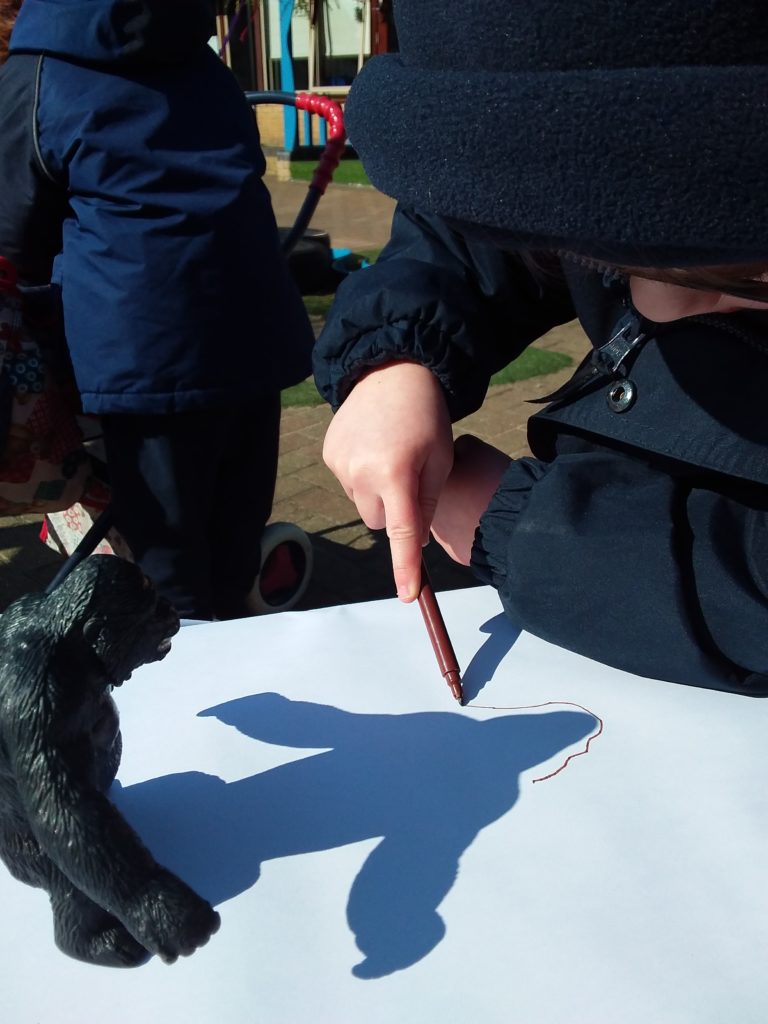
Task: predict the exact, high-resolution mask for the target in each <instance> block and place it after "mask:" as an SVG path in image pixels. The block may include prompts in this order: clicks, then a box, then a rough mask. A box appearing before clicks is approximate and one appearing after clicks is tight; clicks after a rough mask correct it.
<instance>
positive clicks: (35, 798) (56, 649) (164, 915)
mask: <svg viewBox="0 0 768 1024" xmlns="http://www.w3.org/2000/svg"><path fill="white" fill-rule="evenodd" d="M178 628H179V619H178V616H177V615H176V613H175V611H174V610H173V608H172V607H171V605H170V604H169V603H168V602H167V601H166V600H165V599H164V598H162V597H159V596H158V595H157V594H156V593H155V591H154V589H153V587H152V585H151V583H150V582H149V580H147V578H146V577H145V576H144V575H143V574H142V572H141V570H140V569H139V568H138V567H137V566H135V565H133V564H132V563H130V562H126V561H124V560H123V559H120V558H116V557H115V556H113V555H93V556H91V557H90V558H88V559H86V560H85V561H83V562H82V563H81V564H80V565H79V566H77V568H75V569H74V570H73V571H72V572H71V573H70V574H69V576H67V577H66V578H65V580H64V582H63V583H61V584H60V586H59V587H57V588H56V589H55V590H54V591H53V592H52V593H51V594H48V595H46V594H29V595H27V596H25V597H22V598H20V599H19V600H18V601H15V602H14V603H13V604H12V605H10V606H9V607H8V608H7V610H6V611H5V612H4V613H3V614H2V615H0V858H2V860H3V861H4V862H5V864H6V866H7V867H8V869H9V871H10V872H11V874H12V875H13V876H14V877H15V878H17V879H19V880H20V881H22V882H26V883H27V884H28V885H34V886H37V887H38V888H41V889H45V890H46V891H47V892H48V894H49V896H50V900H51V907H52V909H53V920H54V936H55V941H56V944H57V946H58V947H59V948H60V949H61V950H63V952H65V953H67V954H68V955H69V956H72V957H75V958H76V959H78V960H85V961H87V962H89V963H96V964H103V965H109V966H113V967H133V966H135V965H137V964H140V963H143V962H144V961H145V960H147V958H148V957H149V955H150V954H157V955H158V956H160V957H161V958H162V959H163V960H165V961H166V963H173V961H174V960H175V959H176V958H177V957H178V956H187V955H189V954H190V953H193V952H194V951H195V949H197V947H198V946H201V945H203V944H204V943H205V942H207V941H208V939H209V937H210V936H211V935H212V934H213V933H214V932H215V931H217V929H218V927H219V915H218V914H217V913H216V912H215V911H214V910H213V908H212V907H211V906H210V904H209V903H207V902H206V901H205V900H204V899H202V898H201V897H200V896H198V895H197V893H195V892H194V891H193V890H192V889H191V888H190V887H189V886H188V885H186V884H185V883H184V882H182V881H181V879H179V878H177V877H176V876H175V875H173V874H171V872H170V871H167V870H166V869H165V868H163V867H162V866H161V865H159V864H158V863H157V862H156V861H155V860H154V858H153V857H152V854H151V853H150V852H149V850H148V849H147V848H146V847H145V846H144V844H143V843H142V842H141V840H140V839H139V837H138V836H137V835H136V833H135V832H134V831H133V829H132V828H131V827H130V825H129V824H128V823H127V822H126V821H125V819H124V818H123V817H122V815H121V814H120V813H119V811H118V810H117V808H116V807H115V806H114V805H113V804H112V803H111V802H110V801H109V799H108V798H107V796H106V795H105V794H106V792H107V790H108V788H109V786H110V785H111V783H112V781H113V779H114V777H115V774H116V772H117V768H118V766H119V763H120V753H121V739H120V731H119V721H118V716H117V708H116V707H115V704H114V701H113V700H112V698H111V696H110V691H111V689H112V687H113V686H119V685H121V684H122V683H123V682H124V681H125V680H126V679H128V678H129V677H130V675H131V673H132V672H133V670H134V669H136V668H138V667H139V666H140V665H144V664H146V663H148V662H151V661H159V660H160V659H161V658H163V657H164V656H165V655H166V654H167V653H168V651H169V650H170V647H171V637H172V636H173V635H174V633H176V632H177V630H178Z"/></svg>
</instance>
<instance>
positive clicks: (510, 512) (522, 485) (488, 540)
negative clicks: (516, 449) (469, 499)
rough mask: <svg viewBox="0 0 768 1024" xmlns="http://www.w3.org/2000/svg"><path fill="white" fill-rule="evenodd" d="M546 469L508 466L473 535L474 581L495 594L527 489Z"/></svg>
mask: <svg viewBox="0 0 768 1024" xmlns="http://www.w3.org/2000/svg"><path fill="white" fill-rule="evenodd" d="M546 469H547V467H546V464H545V463H541V462H538V461H537V460H536V459H530V458H525V459H516V460H515V461H514V462H511V463H510V465H509V468H508V469H507V471H506V472H505V474H504V476H503V477H502V478H501V483H500V484H499V488H498V490H497V491H496V493H495V494H494V496H493V498H491V503H490V505H489V506H488V508H487V509H486V510H485V512H484V513H483V515H482V517H481V519H480V524H479V526H478V527H477V530H476V531H475V541H474V544H473V546H472V554H471V556H470V563H469V564H470V567H471V568H472V571H473V572H474V573H475V575H476V576H477V577H478V579H480V580H481V581H482V582H483V583H489V584H490V585H491V586H492V587H495V588H496V590H501V589H502V588H503V586H504V582H505V580H506V578H507V572H508V552H509V542H510V538H511V536H512V533H513V532H514V530H516V529H517V527H518V525H519V520H520V517H521V514H522V513H523V512H524V510H525V507H526V505H527V504H528V499H529V497H530V493H531V488H532V487H533V485H534V484H535V483H536V482H537V480H540V479H541V477H542V476H543V475H544V474H545V472H546Z"/></svg>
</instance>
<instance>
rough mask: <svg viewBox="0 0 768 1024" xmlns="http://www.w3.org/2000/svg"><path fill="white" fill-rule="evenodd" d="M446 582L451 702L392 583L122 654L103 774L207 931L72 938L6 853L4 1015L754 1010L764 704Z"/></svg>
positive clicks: (753, 1016)
mask: <svg viewBox="0 0 768 1024" xmlns="http://www.w3.org/2000/svg"><path fill="white" fill-rule="evenodd" d="M440 605H441V608H442V609H443V613H444V615H445V618H446V621H447V623H448V627H449V631H450V634H451V637H452V640H453V643H454V646H455V648H456V652H457V655H458V658H459V661H460V663H461V665H462V668H463V670H464V684H465V690H466V692H467V695H468V696H469V698H470V700H471V706H470V707H466V708H459V707H458V706H457V704H456V703H455V702H454V701H453V699H452V698H451V696H450V692H449V690H448V687H447V686H446V685H445V683H444V682H443V681H442V679H441V678H440V676H439V674H438V671H437V668H436V664H435V661H434V656H433V654H432V649H431V647H430V644H429V641H428V639H427V637H426V633H425V630H424V626H423V624H422V621H421V616H420V614H419V612H418V610H417V609H416V608H415V607H413V606H411V607H406V606H404V605H401V604H399V603H398V602H396V601H394V600H393V601H380V602H373V603H370V604H365V605H354V606H348V607H343V608H332V609H322V610H319V611H314V612H299V613H285V614H282V615H278V616H271V617H267V618H261V619H250V620H242V621H239V622H232V623H216V624H212V625H203V626H194V627H189V628H187V629H185V630H183V631H182V633H181V634H180V635H179V636H178V638H176V639H175V641H174V649H173V651H172V652H171V654H170V655H169V657H168V658H167V659H166V660H165V661H164V662H163V663H161V664H159V665H155V666H148V667H146V668H144V669H142V670H140V671H139V672H137V673H136V674H135V676H134V678H133V679H132V680H130V681H129V682H128V683H126V684H125V686H124V687H123V688H122V690H119V691H117V692H116V697H117V699H118V703H119V706H120V712H121V719H122V728H123V736H124V744H125V750H124V755H123V764H122V767H121V770H120V774H119V785H116V787H115V790H114V793H113V796H114V799H115V801H116V802H117V803H118V805H119V806H120V807H121V808H122V810H123V812H124V813H125V814H126V816H127V817H128V818H129V820H131V822H132V823H133V824H134V826H135V827H136V828H137V829H138V830H139V831H140V832H141V834H142V835H143V836H144V838H145V840H146V841H147V843H148V845H149V846H150V847H151V848H152V849H153V851H154V852H155V855H156V856H157V857H158V859H159V860H161V861H162V862H164V863H166V864H167V865H168V866H169V867H170V868H172V869H173V870H175V871H177V872H178V873H179V874H180V875H182V877H184V878H185V879H186V880H187V881H188V882H189V883H190V884H192V885H193V886H195V887H196V888H197V889H198V890H199V891H200V892H201V893H202V894H203V895H205V896H206V897H208V898H209V899H210V900H212V902H214V903H215V904H216V905H217V907H218V909H219V912H220V913H221V917H222V927H221V930H220V932H219V933H218V934H217V935H215V936H214V937H213V938H212V939H211V941H210V942H209V943H208V945H207V946H205V947H204V948H203V949H201V950H199V951H198V952H197V953H196V954H195V955H194V956H192V957H191V958H189V959H185V960H180V961H178V962H177V963H176V964H174V965H172V966H166V965H164V964H162V963H160V962H159V961H157V960H153V961H151V962H150V963H148V964H147V965H145V966H143V967H140V968H137V969H134V970H126V971H119V970H111V969H107V968H98V967H92V966H89V965H84V964H80V963H77V962H75V961H72V960H70V959H68V958H66V957H64V956H63V955H62V954H60V953H59V952H58V951H57V950H56V948H55V946H54V945H53V939H52V931H51V922H50V912H49V908H48V905H47V898H46V896H45V894H44V893H42V892H41V891H39V890H34V889H31V888H27V887H25V886H23V885H20V884H18V883H16V882H14V881H13V880H12V879H11V878H10V877H9V876H8V875H7V873H5V872H0V900H1V901H2V906H3V921H4V928H3V930H2V934H1V935H0V963H2V965H3V967H2V979H3V984H2V994H0V1014H2V1020H3V1021H4V1022H7V1024H91V1022H92V1021H100V1020H104V1021H109V1022H110V1024H122V1022H126V1024H127V1022H130V1024H136V1022H141V1024H175V1022H184V1024H213V1022H220V1024H246V1022H247V1024H256V1022H258V1024H303V1022H305V1021H306V1022H309V1021H312V1022H313V1024H325V1022H328V1024H380V1022H381V1024H385V1022H386V1024H391V1022H394V1021H398V1022H403V1024H434V1022H436V1021H439V1020H441V1019H443V1020H446V1021H450V1022H451V1024H477V1022H480V1024H495V1022H504V1024H509V1022H522V1024H555V1022H557V1024H562V1022H564V1021H576V1022H578V1021H590V1022H591V1024H603V1022H604V1024H609V1022H610V1024H615V1022H617V1021H620V1022H621V1024H648V1022H649V1021H653V1022H658V1024H678V1022H680V1024H683V1022H685V1024H724V1022H731V1021H733V1022H738V1024H752V1022H754V1024H758V1022H759V1024H764V1022H765V1021H766V1019H768V972H766V970H765V962H766V954H768V913H767V911H768V905H767V904H768V900H766V895H765V887H764V885H763V884H762V867H763V864H764V862H765V860H766V854H767V853H768V797H766V787H765V785H764V782H763V778H762V771H763V765H764V761H765V756H766V755H765V751H766V750H767V749H768V704H766V703H764V702H761V701H757V700H751V699H749V698H744V697H738V696H731V695H728V694H721V693H715V692H711V691H707V690H696V689H692V688H688V687H680V686H674V685H671V684H669V683H661V682H656V681H652V680H644V679H639V678H637V677H634V676H631V675H628V674H625V673H621V672H617V671H613V670H611V669H608V668H605V667H604V666H600V665H597V664H594V663H592V662H589V661H587V660H586V659H583V658H579V657H577V656H575V655H571V654H569V653H567V652H565V651H561V650H559V649H557V648H555V647H552V646H550V645H548V644H546V643H543V642H542V641H539V640H537V639H535V638H533V637H530V636H528V635H526V634H522V635H521V636H519V637H518V636H517V635H516V631H515V630H514V629H513V627H512V626H511V625H510V624H509V623H508V622H506V620H504V618H503V617H502V616H501V614H500V608H499V605H498V599H497V597H496V595H495V594H494V593H493V592H492V591H490V590H488V589H485V588H480V589H473V590H466V591H455V592H452V593H446V594H442V595H440ZM550 702H552V703H550ZM558 702H563V703H558ZM480 705H493V706H494V707H495V708H498V710H493V709H490V708H488V707H481V706H480ZM529 705H534V707H528V706H529ZM574 705H580V706H581V708H585V709H587V711H585V710H580V708H579V707H576V706H574ZM593 715H594V716H598V717H599V720H600V723H602V733H601V734H600V735H599V736H597V737H596V738H593V739H592V740H591V741H590V743H589V751H588V752H587V753H586V754H581V753H580V752H582V751H584V749H585V745H586V743H587V741H588V740H589V737H590V736H594V734H595V733H596V732H597V731H598V730H599V723H598V721H597V719H596V718H595V717H592V716H593ZM571 754H580V756H577V757H574V758H573V759H572V760H570V761H569V762H568V763H567V765H566V767H565V768H564V769H563V770H561V771H558V769H559V768H561V766H562V765H563V764H564V762H565V761H566V760H567V758H568V757H569V755H571ZM553 772H557V774H555V775H553V776H552V777H551V778H548V779H543V777H544V776H546V775H548V774H551V773H553ZM535 779H542V781H539V782H535V781H534V780H535Z"/></svg>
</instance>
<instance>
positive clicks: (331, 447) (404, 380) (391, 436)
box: [323, 362, 453, 601]
mask: <svg viewBox="0 0 768 1024" xmlns="http://www.w3.org/2000/svg"><path fill="white" fill-rule="evenodd" d="M323 458H324V459H325V462H326V464H327V465H328V467H329V468H330V469H331V470H332V472H333V473H334V474H335V475H336V476H337V477H338V479H339V481H340V482H341V485H342V487H343V488H344V490H345V491H346V492H347V495H348V496H349V497H350V498H351V499H352V501H354V503H355V504H356V505H357V510H358V512H359V513H360V517H361V519H362V520H363V522H364V523H365V524H366V526H368V527H370V528H371V529H372V530H379V529H382V528H384V527H385V528H386V531H387V536H388V537H389V543H390V549H391V553H392V567H393V570H394V576H395V584H396V585H397V594H398V597H400V599H401V600H403V601H413V600H414V599H415V598H416V597H417V596H418V593H419V587H420V584H421V549H422V547H423V546H424V544H426V543H427V541H428V540H429V529H430V526H431V523H432V517H433V515H434V512H435V507H436V505H437V500H438V497H439V495H440V491H441V490H442V487H443V484H444V482H445V479H446V477H447V476H448V473H449V471H450V468H451V463H452V460H453V438H452V434H451V421H450V417H449V415H448V407H447V405H446V402H445V398H444V396H443V392H442V389H441V387H440V384H439V383H438V381H437V379H436V378H435V376H434V375H433V373H432V372H431V370H428V369H426V368H425V367H424V366H421V365H419V364H418V363H407V362H398V363H387V364H386V365H385V366H383V367H378V368H376V369H375V370H372V371H371V372H370V373H368V374H367V375H366V376H365V377H363V378H362V379H361V380H359V381H358V383H357V384H356V385H355V387H354V388H353V390H352V392H351V394H350V395H349V396H348V398H347V399H346V401H345V402H344V404H343V405H342V406H341V408H340V409H339V411H338V412H337V413H336V415H335V416H334V418H333V420H332V422H331V425H330V427H329V428H328V433H327V434H326V437H325V445H324V448H323Z"/></svg>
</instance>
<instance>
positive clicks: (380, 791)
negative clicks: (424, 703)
mask: <svg viewBox="0 0 768 1024" xmlns="http://www.w3.org/2000/svg"><path fill="white" fill-rule="evenodd" d="M492 621H493V620H492ZM482 674H483V673H480V675H481V676H482ZM200 715H201V716H205V717H214V718H217V719H218V720H219V721H220V722H222V723H223V724H224V725H227V726H231V727H233V728H235V729H237V730H238V731H240V732H241V733H242V734H244V735H245V736H248V737H251V738H252V739H254V740H257V741H259V742H263V743H273V744H279V745H281V746H287V747H297V748H315V749H317V748H328V749H326V750H324V751H323V752H321V753H313V754H310V755H309V756H306V757H304V758H302V759H300V760H297V761H292V762H290V763H288V764H283V765H280V766H278V767H276V768H272V769H270V770H268V771H264V772H261V773H259V774H257V775H253V776H250V777H247V778H243V779H239V780H237V781H235V782H229V783H226V782H224V781H222V780H221V779H219V778H218V777H216V776H212V775H207V774H204V773H199V772H184V773H179V774H176V775H168V776H164V777H160V778H156V779H150V780H147V781H146V782H142V783H138V784H135V785H132V786H128V787H125V788H122V787H120V785H119V783H118V784H116V786H115V787H114V789H113V791H112V793H111V797H112V799H113V800H114V801H115V803H116V804H117V806H118V807H119V809H120V810H121V811H122V813H123V814H124V815H125V817H126V818H127V819H128V820H129V821H130V822H131V824H132V825H133V826H134V828H136V829H137V831H138V832H139V833H140V834H141V836H142V837H143V839H144V841H145V842H146V843H147V845H148V846H149V847H150V849H151V850H152V852H153V854H154V855H155V857H156V858H157V860H158V861H159V862H160V863H161V864H165V865H166V866H167V867H169V868H170V869H171V870H173V871H175V872H177V873H178V874H179V875H180V876H181V877H182V878H183V879H184V880H185V881H186V882H187V883H188V884H190V885H191V886H192V887H193V888H194V889H195V890H196V891H197V892H199V893H200V894H201V895H203V896H205V897H206V898H207V899H208V900H210V901H211V903H213V904H214V905H217V904H219V903H222V902H224V901H225V900H228V899H231V898H232V897H234V896H236V895H238V894H239V893H241V892H243V891H244V890H246V889H248V888H249V887H250V886H252V885H253V884H254V883H255V882H256V880H257V879H258V877H259V873H260V868H261V864H262V863H263V862H264V861H268V860H273V859H276V858H281V857H288V856H294V855H296V854H303V853H312V852H317V851H321V850H328V849H331V848H334V847H338V846H342V845H345V844H348V843H355V842H359V841H361V840H366V839H371V838H377V837H381V841H380V842H379V844H378V845H377V846H376V847H375V848H374V850H373V851H372V852H371V853H370V855H369V856H368V857H367V859H366V861H365V863H364V864H363V866H362V868H361V869H360V871H359V873H358V875H357V877H356V878H355V879H354V880H353V881H352V884H351V889H350V894H349V901H348V905H347V919H348V922H349V926H350V928H351V930H352V931H353V933H354V935H355V938H356V942H357V945H358V947H359V949H360V950H361V952H362V953H363V960H362V961H361V963H359V964H358V965H357V966H355V967H354V968H353V974H355V975H356V976H357V977H359V978H377V977H382V976H384V975H387V974H391V973H392V972H394V971H398V970H402V969H404V968H407V967H410V966H411V965H413V964H415V963H416V962H417V961H419V960H420V959H421V958H422V957H424V956H426V955H427V954H428V953H429V952H430V951H431V950H432V949H433V948H434V947H435V946H436V945H437V944H438V943H439V942H440V940H441V939H442V937H443V935H444V934H445V924H444V922H443V919H442V918H441V917H440V915H439V914H438V910H437V908H438V907H439V905H440V903H441V902H442V900H443V899H444V897H445V896H446V894H447V893H448V891H449V890H450V889H451V886H452V885H453V883H454V881H455V880H456V877H457V872H458V866H459V860H460V858H461V855H462V853H463V852H464V850H466V849H467V847H469V846H470V844H471V843H472V842H473V841H474V839H475V837H476V836H477V834H478V832H479V831H480V830H481V829H483V828H485V827H486V826H487V825H489V824H491V823H492V822H493V821H495V820H497V819H498V818H500V817H501V816H502V815H504V814H505V813H506V812H507V811H509V810H510V809H511V808H512V807H513V806H514V804H515V802H516V800H517V797H518V794H519V776H520V773H521V772H523V771H525V770H527V769H529V768H532V767H534V766H535V765H537V764H540V763H541V762H543V761H546V760H547V759H549V758H550V757H552V756H554V755H555V754H557V753H558V752H560V751H563V750H564V749H565V748H567V747H569V746H571V745H572V744H574V743H577V742H579V741H581V740H583V739H584V738H585V737H587V736H588V735H590V734H591V733H592V732H593V731H594V728H595V724H596V723H595V719H594V717H593V716H592V715H590V714H587V713H584V712H579V711H570V710H569V711H562V710H561V711H549V712H546V713H536V714H519V713H518V714H508V715H496V716H494V717H492V718H490V719H488V720H486V721H477V720H475V719H472V718H469V717H467V716H466V715H462V714H461V713H456V712H421V713H416V714H393V715H386V714H354V713H350V712H347V711H342V710H340V709H338V708H334V707H330V706H327V705H320V704H311V703H303V702H297V701H291V700H289V699H287V698H284V697H281V696H279V695H278V694H275V693H258V694H253V695H252V696H248V697H243V698H240V699H238V700H233V701H229V702H228V703H225V704H221V705H219V706H217V707H213V708H209V709H207V710H205V711H201V712H200Z"/></svg>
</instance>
